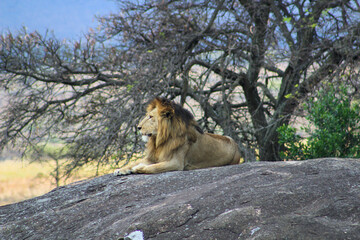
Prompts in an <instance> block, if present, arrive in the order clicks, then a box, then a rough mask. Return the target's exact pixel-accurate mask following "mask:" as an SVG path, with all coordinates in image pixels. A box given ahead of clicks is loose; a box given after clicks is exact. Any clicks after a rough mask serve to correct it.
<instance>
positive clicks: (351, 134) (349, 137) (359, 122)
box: [278, 86, 360, 160]
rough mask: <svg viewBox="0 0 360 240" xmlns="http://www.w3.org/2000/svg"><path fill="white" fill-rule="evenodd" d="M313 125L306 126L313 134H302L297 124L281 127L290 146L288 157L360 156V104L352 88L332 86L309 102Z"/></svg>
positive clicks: (281, 140) (285, 154) (282, 138)
mask: <svg viewBox="0 0 360 240" xmlns="http://www.w3.org/2000/svg"><path fill="white" fill-rule="evenodd" d="M305 110H307V112H308V116H307V117H306V119H307V120H308V121H309V122H310V125H309V126H306V127H302V128H301V130H303V131H304V132H305V133H307V135H309V137H307V138H301V137H300V136H299V135H297V134H296V129H295V128H294V127H290V126H286V125H283V126H281V127H279V128H278V132H279V143H280V144H282V145H284V146H285V148H286V150H285V151H282V152H281V155H282V157H283V158H284V159H285V160H301V159H308V158H320V157H354V158H358V157H360V148H359V146H360V107H359V105H358V104H352V103H351V98H350V97H349V90H348V89H347V88H345V87H343V86H340V87H339V89H335V87H334V86H330V87H329V88H328V89H326V90H322V91H320V92H319V94H318V96H317V97H313V98H311V99H310V100H309V102H308V103H307V104H306V105H305Z"/></svg>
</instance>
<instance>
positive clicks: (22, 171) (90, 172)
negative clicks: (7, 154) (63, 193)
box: [0, 160, 112, 206]
mask: <svg viewBox="0 0 360 240" xmlns="http://www.w3.org/2000/svg"><path fill="white" fill-rule="evenodd" d="M53 169H54V166H53V165H52V164H50V163H39V162H34V163H29V162H28V161H24V160H6V161H0V206H2V205H6V204H10V203H15V202H19V201H23V200H26V199H29V198H33V197H36V196H40V195H42V194H45V193H47V192H49V191H50V190H52V189H54V188H55V187H56V184H55V180H54V178H53V177H51V176H50V173H51V172H52V170H53ZM111 171H112V170H111V169H110V168H109V169H101V170H100V171H99V174H100V175H103V174H106V173H109V172H111ZM95 173H96V168H95V167H93V166H87V167H85V168H82V169H81V170H79V171H78V172H77V173H76V174H74V175H73V176H72V177H71V178H70V179H68V180H67V181H66V184H69V183H71V182H75V181H79V180H82V179H86V178H91V177H93V176H95ZM62 185H64V183H62Z"/></svg>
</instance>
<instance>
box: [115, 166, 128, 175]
mask: <svg viewBox="0 0 360 240" xmlns="http://www.w3.org/2000/svg"><path fill="white" fill-rule="evenodd" d="M130 173H131V171H130V169H121V168H120V169H116V170H115V171H114V175H115V176H121V175H128V174H130Z"/></svg>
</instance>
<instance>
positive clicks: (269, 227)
mask: <svg viewBox="0 0 360 240" xmlns="http://www.w3.org/2000/svg"><path fill="white" fill-rule="evenodd" d="M136 230H139V231H140V232H138V231H137V232H136V233H140V235H141V234H142V233H143V235H144V238H145V239H171V240H176V239H359V237H360V160H351V159H315V160H308V161H301V162H255V163H245V164H242V165H236V166H234V165H233V166H227V167H218V168H209V169H202V170H196V171H184V172H168V173H163V174H155V175H129V176H125V177H117V176H113V175H105V176H101V177H98V178H94V179H91V180H87V181H82V182H77V183H75V184H71V185H67V186H64V187H60V188H57V189H55V190H53V191H51V192H49V193H47V194H45V195H43V196H40V197H37V198H33V199H30V200H27V201H24V202H20V203H16V204H11V205H7V206H2V207H0V239H124V237H125V236H127V235H128V234H130V233H131V232H135V231H136ZM127 239H130V238H127Z"/></svg>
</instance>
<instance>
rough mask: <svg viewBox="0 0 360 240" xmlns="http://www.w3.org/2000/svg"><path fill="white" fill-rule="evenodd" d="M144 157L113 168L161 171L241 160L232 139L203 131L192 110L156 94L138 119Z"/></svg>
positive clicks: (125, 170) (124, 172)
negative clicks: (145, 144)
mask: <svg viewBox="0 0 360 240" xmlns="http://www.w3.org/2000/svg"><path fill="white" fill-rule="evenodd" d="M139 129H140V130H141V133H142V135H143V137H144V139H145V140H148V142H147V148H146V157H145V158H144V159H141V160H138V161H136V162H133V163H130V164H129V165H127V166H125V167H124V168H121V169H118V170H116V171H115V172H114V174H115V175H124V174H129V173H160V172H167V171H176V170H191V169H199V168H207V167H217V166H224V165H230V164H239V163H242V161H241V160H242V159H241V156H240V153H239V150H238V146H237V144H236V143H235V141H234V140H233V139H232V138H230V137H227V136H221V135H215V134H210V133H203V132H202V131H201V129H200V128H199V126H198V125H197V122H196V121H195V120H194V117H193V116H192V114H191V113H190V112H189V111H187V110H185V109H184V108H182V107H181V106H180V105H178V104H175V103H173V102H170V101H169V100H167V99H163V98H155V99H154V100H153V101H152V102H151V103H150V104H149V106H148V108H147V114H146V116H145V117H144V119H143V120H142V121H141V122H140V123H139Z"/></svg>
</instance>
